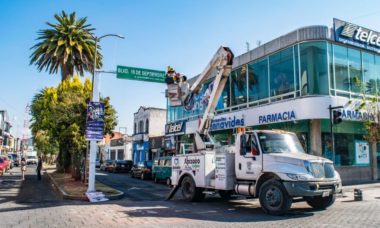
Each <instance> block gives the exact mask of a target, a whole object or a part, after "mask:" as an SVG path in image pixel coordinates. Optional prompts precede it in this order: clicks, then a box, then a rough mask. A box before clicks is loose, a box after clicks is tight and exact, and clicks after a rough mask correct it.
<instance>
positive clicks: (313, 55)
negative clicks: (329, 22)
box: [299, 42, 329, 95]
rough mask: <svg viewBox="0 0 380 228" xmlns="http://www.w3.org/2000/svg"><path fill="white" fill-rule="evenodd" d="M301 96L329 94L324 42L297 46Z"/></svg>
mask: <svg viewBox="0 0 380 228" xmlns="http://www.w3.org/2000/svg"><path fill="white" fill-rule="evenodd" d="M299 48H300V62H301V94H302V95H306V94H323V95H328V94H329V84H328V67H327V45H326V42H309V43H302V44H300V45H299Z"/></svg>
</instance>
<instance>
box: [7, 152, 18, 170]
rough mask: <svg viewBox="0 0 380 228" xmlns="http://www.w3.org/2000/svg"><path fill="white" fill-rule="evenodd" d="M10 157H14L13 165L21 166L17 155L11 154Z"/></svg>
mask: <svg viewBox="0 0 380 228" xmlns="http://www.w3.org/2000/svg"><path fill="white" fill-rule="evenodd" d="M9 155H10V156H12V160H13V165H14V166H16V167H18V166H19V165H20V160H19V158H18V156H17V154H9Z"/></svg>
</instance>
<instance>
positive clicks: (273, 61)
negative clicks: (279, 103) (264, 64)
mask: <svg viewBox="0 0 380 228" xmlns="http://www.w3.org/2000/svg"><path fill="white" fill-rule="evenodd" d="M269 68H270V70H269V71H270V95H271V96H278V95H281V94H286V93H289V92H293V91H294V88H295V86H294V59H293V47H290V48H287V49H285V50H283V51H280V52H278V53H276V54H273V55H271V56H269Z"/></svg>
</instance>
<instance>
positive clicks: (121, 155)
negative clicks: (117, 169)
mask: <svg viewBox="0 0 380 228" xmlns="http://www.w3.org/2000/svg"><path fill="white" fill-rule="evenodd" d="M108 159H110V160H132V137H131V136H128V135H123V136H122V137H120V138H117V139H111V143H110V147H109V152H108Z"/></svg>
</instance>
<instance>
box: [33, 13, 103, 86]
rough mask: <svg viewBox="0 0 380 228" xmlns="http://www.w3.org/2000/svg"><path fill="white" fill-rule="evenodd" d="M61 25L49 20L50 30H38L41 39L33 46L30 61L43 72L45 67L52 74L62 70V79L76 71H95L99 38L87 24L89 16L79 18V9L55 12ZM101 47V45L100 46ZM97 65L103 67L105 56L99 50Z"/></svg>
mask: <svg viewBox="0 0 380 228" xmlns="http://www.w3.org/2000/svg"><path fill="white" fill-rule="evenodd" d="M54 17H55V19H56V20H57V21H58V23H57V24H52V23H49V22H47V23H46V24H47V25H48V26H49V27H50V28H49V29H43V30H40V31H39V32H38V35H39V37H38V38H37V40H39V41H40V42H39V43H37V44H36V45H34V46H33V47H32V48H31V49H32V50H34V51H33V53H32V54H31V56H30V58H31V59H30V64H35V65H36V66H37V69H38V70H39V71H41V70H43V69H45V70H46V71H49V73H50V74H56V73H57V72H58V70H59V69H60V70H61V76H62V81H64V80H65V79H66V78H68V77H70V76H71V77H72V76H73V75H74V70H75V71H76V72H77V73H79V74H80V75H83V73H84V71H89V72H93V70H94V66H93V65H94V64H93V63H94V53H95V40H94V36H93V34H92V31H94V30H95V29H94V28H91V27H90V26H91V24H86V22H87V18H86V17H84V18H79V19H77V18H75V12H73V13H71V14H70V15H68V14H66V13H65V12H64V11H62V14H60V15H58V14H55V15H54ZM97 50H100V47H99V46H98V47H97ZM96 62H97V66H96V68H97V69H99V68H100V67H101V66H102V55H101V54H100V53H99V52H98V53H97V59H96Z"/></svg>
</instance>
